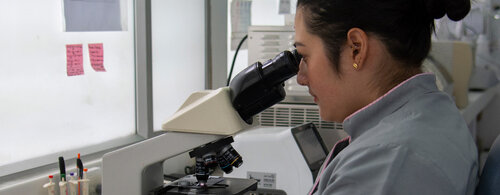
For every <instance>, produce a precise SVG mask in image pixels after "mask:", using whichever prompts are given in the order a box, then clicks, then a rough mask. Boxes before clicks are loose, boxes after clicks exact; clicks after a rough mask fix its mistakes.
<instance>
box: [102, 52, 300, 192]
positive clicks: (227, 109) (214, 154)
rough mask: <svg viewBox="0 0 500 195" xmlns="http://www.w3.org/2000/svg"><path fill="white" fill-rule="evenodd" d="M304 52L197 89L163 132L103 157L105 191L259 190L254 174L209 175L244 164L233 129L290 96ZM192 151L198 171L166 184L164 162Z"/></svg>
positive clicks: (245, 126) (283, 54) (280, 56)
mask: <svg viewBox="0 0 500 195" xmlns="http://www.w3.org/2000/svg"><path fill="white" fill-rule="evenodd" d="M301 58H302V56H300V55H299V54H298V53H297V50H294V51H291V52H290V51H284V52H281V53H280V54H278V55H277V56H276V57H274V58H273V59H271V60H268V61H266V62H264V63H263V64H262V63H260V62H256V63H254V64H252V65H250V66H249V67H247V68H245V69H244V70H243V71H241V72H240V73H238V74H237V75H236V76H235V77H234V78H233V80H232V81H231V82H230V84H229V86H228V87H222V88H219V89H216V90H207V91H201V92H195V93H193V94H192V95H191V96H190V97H188V99H187V100H186V101H185V102H184V104H183V105H182V106H181V107H180V108H179V110H178V111H177V112H176V113H174V115H173V116H172V117H171V118H169V119H168V120H167V121H166V122H165V123H164V124H163V125H162V128H163V129H164V130H166V131H169V132H167V133H165V134H162V135H160V136H157V137H154V138H151V139H148V140H145V141H142V142H139V143H137V144H133V145H131V146H128V147H125V148H122V149H119V150H117V151H113V152H110V153H107V154H105V155H104V157H103V166H102V167H103V178H102V181H103V183H102V186H103V193H104V194H155V195H157V194H158V195H159V194H243V193H245V192H247V191H251V190H255V189H256V188H257V182H256V181H255V180H251V179H239V178H223V177H215V176H210V174H212V172H213V171H214V170H215V169H216V168H217V167H220V169H221V170H222V171H223V172H225V173H226V174H227V173H230V172H232V170H233V167H234V168H238V167H240V166H241V165H242V164H243V157H241V156H240V155H239V154H238V152H237V151H236V150H235V149H234V148H233V147H232V146H231V143H232V142H233V141H234V140H233V137H232V135H234V134H235V133H237V132H239V131H241V130H244V129H248V128H249V127H252V126H255V123H254V121H253V117H254V116H255V115H256V114H258V113H260V112H262V111H263V110H265V109H267V108H269V107H271V106H272V105H274V104H276V103H278V102H280V101H281V100H283V99H284V98H285V96H286V93H285V90H284V82H285V81H286V80H287V79H289V78H291V77H293V76H294V75H296V74H297V72H298V70H299V63H300V60H301ZM184 152H189V156H190V157H191V158H195V160H196V166H195V174H194V175H188V176H186V177H183V178H181V179H179V180H176V181H174V182H172V183H169V184H163V168H162V165H161V162H163V161H164V160H166V159H169V158H171V157H173V156H176V155H178V154H181V153H184Z"/></svg>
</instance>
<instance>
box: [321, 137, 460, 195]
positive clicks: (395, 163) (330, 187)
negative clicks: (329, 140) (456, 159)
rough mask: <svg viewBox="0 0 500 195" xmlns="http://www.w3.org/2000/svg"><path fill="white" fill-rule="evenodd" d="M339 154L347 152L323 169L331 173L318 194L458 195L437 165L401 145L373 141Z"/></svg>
mask: <svg viewBox="0 0 500 195" xmlns="http://www.w3.org/2000/svg"><path fill="white" fill-rule="evenodd" d="M348 148H349V147H348ZM348 148H346V150H348ZM343 152H344V151H343ZM343 152H341V153H343ZM343 154H348V155H345V156H342V158H336V159H334V160H333V161H332V163H333V164H332V165H333V166H329V168H330V169H331V170H326V171H327V172H330V171H331V173H332V174H330V177H329V181H328V182H325V184H326V185H325V186H322V187H323V189H324V190H322V192H323V193H322V194H346V195H347V194H349V195H351V194H410V195H411V194H443V195H446V194H459V193H458V192H457V191H456V190H455V189H454V187H453V184H452V182H451V181H450V180H449V179H448V178H447V176H446V174H444V172H443V171H442V170H440V169H439V166H436V165H435V164H434V163H433V162H432V161H430V160H428V159H426V158H424V157H423V156H420V155H418V154H417V153H414V152H412V151H410V150H409V149H408V148H406V147H404V146H402V145H395V144H376V145H372V146H365V147H359V148H356V149H355V150H353V151H346V153H343Z"/></svg>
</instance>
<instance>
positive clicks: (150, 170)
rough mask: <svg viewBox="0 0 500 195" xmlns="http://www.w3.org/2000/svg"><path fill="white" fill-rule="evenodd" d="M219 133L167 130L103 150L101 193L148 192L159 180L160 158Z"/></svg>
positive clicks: (167, 157) (216, 136)
mask: <svg viewBox="0 0 500 195" xmlns="http://www.w3.org/2000/svg"><path fill="white" fill-rule="evenodd" d="M223 137H224V136H221V135H208V134H194V133H176V132H168V133H165V134H162V135H160V136H157V137H154V138H151V139H148V140H145V141H142V142H139V143H136V144H133V145H130V146H127V147H124V148H121V149H119V150H116V151H113V152H110V153H107V154H105V155H104V157H103V160H102V194H111V195H114V194H117V195H119V194H148V193H149V191H150V190H152V189H153V188H155V187H158V186H161V185H162V184H163V166H162V165H161V162H163V161H164V160H166V159H169V158H171V157H174V156H176V155H179V154H182V153H184V152H187V151H189V150H192V149H194V148H196V147H198V146H200V145H203V144H206V143H208V142H211V141H215V140H217V139H220V138H223Z"/></svg>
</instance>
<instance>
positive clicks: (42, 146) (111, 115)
mask: <svg viewBox="0 0 500 195" xmlns="http://www.w3.org/2000/svg"><path fill="white" fill-rule="evenodd" d="M122 3H124V1H122ZM126 3H127V9H128V18H129V19H131V18H133V11H132V8H133V5H132V1H127V2H126ZM62 10H63V9H62V1H37V0H25V1H22V2H19V1H2V2H1V4H0V18H2V20H0V26H2V29H3V30H2V31H1V32H0V34H1V36H0V43H2V46H1V47H0V59H1V60H2V62H1V63H0V69H1V71H0V94H1V95H0V131H1V132H2V136H0V166H1V165H4V164H6V163H12V162H17V161H21V160H25V159H27V158H34V157H39V156H43V155H46V154H49V153H56V152H61V151H66V150H70V149H75V148H78V147H84V146H88V145H91V144H96V143H102V142H104V141H107V140H111V139H114V138H117V137H122V136H126V135H131V134H134V133H135V114H134V112H135V108H134V107H135V103H134V102H135V98H134V95H135V90H134V77H135V76H134V67H135V66H134V43H133V41H134V33H133V31H130V30H129V31H114V32H85V33H79V32H71V33H68V32H63V23H64V20H63V13H62ZM129 26H133V20H129ZM89 43H103V47H104V67H105V69H106V72H96V71H94V70H93V69H92V68H91V66H90V62H89V61H90V60H89V54H88V44H89ZM66 44H83V45H82V46H83V48H82V49H83V67H84V75H80V76H67V74H66V48H65V45H66ZM75 155H76V154H75ZM55 161H57V158H54V162H55Z"/></svg>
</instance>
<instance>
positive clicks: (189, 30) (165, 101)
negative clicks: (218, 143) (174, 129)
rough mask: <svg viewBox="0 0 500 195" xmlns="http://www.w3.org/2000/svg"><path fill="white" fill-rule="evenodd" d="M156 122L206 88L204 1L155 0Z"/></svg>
mask: <svg viewBox="0 0 500 195" xmlns="http://www.w3.org/2000/svg"><path fill="white" fill-rule="evenodd" d="M151 12H152V13H151V20H152V45H153V115H154V118H153V123H154V125H153V126H154V129H155V130H160V129H161V125H162V123H163V122H165V120H166V119H167V118H168V117H170V116H171V115H172V114H173V113H174V112H175V111H176V110H177V109H178V108H179V107H180V106H181V104H182V103H183V102H184V100H186V98H187V97H188V96H189V95H190V94H191V93H193V92H195V91H200V90H203V89H204V88H205V5H204V1H200V0H184V1H179V0H152V1H151Z"/></svg>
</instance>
